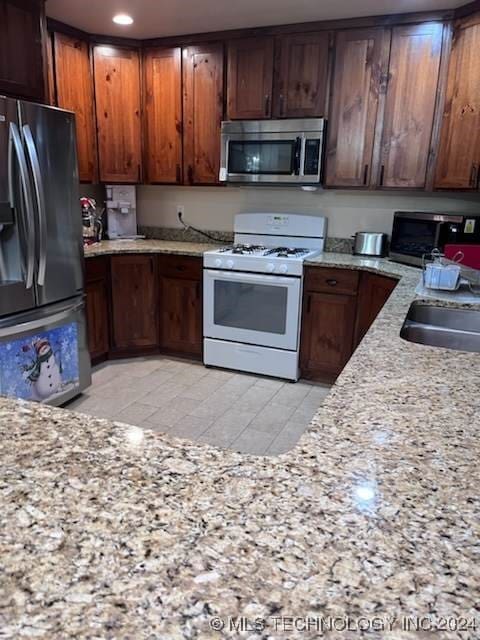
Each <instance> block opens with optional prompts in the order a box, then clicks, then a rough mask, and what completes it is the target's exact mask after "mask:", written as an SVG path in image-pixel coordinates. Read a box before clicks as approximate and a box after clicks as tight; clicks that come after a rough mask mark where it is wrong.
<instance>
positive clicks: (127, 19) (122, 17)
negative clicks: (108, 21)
mask: <svg viewBox="0 0 480 640" xmlns="http://www.w3.org/2000/svg"><path fill="white" fill-rule="evenodd" d="M113 21H114V22H115V24H123V25H128V24H132V23H133V18H132V16H129V15H127V14H126V13H118V14H117V15H116V16H113Z"/></svg>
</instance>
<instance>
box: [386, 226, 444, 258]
mask: <svg viewBox="0 0 480 640" xmlns="http://www.w3.org/2000/svg"><path fill="white" fill-rule="evenodd" d="M437 229H438V222H434V221H428V220H411V219H408V218H405V219H401V218H397V219H396V220H395V224H394V229H393V233H392V242H391V247H390V249H391V251H393V252H395V253H402V254H404V255H408V256H415V257H419V258H420V257H421V256H422V255H423V254H425V253H430V252H431V251H432V249H434V248H435V246H436V240H437Z"/></svg>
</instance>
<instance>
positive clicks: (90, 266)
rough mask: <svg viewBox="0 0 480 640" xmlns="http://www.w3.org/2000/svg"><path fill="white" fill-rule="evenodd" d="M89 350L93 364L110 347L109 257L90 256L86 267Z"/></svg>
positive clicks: (102, 356) (103, 358)
mask: <svg viewBox="0 0 480 640" xmlns="http://www.w3.org/2000/svg"><path fill="white" fill-rule="evenodd" d="M85 272H86V273H85V294H86V316H87V336H88V350H89V352H90V358H91V360H92V362H93V364H96V363H98V362H100V361H102V360H105V359H106V358H107V354H108V349H109V330H108V315H109V314H108V301H109V297H110V293H109V292H110V286H109V270H108V258H101V257H99V258H89V259H88V260H87V261H86V267H85Z"/></svg>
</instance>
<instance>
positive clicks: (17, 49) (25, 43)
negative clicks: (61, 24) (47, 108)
mask: <svg viewBox="0 0 480 640" xmlns="http://www.w3.org/2000/svg"><path fill="white" fill-rule="evenodd" d="M44 19H45V9H44V2H43V0H0V94H2V93H6V94H8V95H10V96H13V97H15V98H27V99H31V100H39V101H43V100H44V98H45V79H44V47H43V33H44Z"/></svg>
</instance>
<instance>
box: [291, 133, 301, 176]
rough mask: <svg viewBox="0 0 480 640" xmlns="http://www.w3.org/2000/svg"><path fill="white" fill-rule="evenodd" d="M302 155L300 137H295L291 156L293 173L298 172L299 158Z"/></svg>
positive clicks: (296, 173)
mask: <svg viewBox="0 0 480 640" xmlns="http://www.w3.org/2000/svg"><path fill="white" fill-rule="evenodd" d="M301 155H302V139H301V138H300V137H298V138H296V139H295V150H294V156H293V173H294V175H296V176H298V175H299V174H300V158H301Z"/></svg>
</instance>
